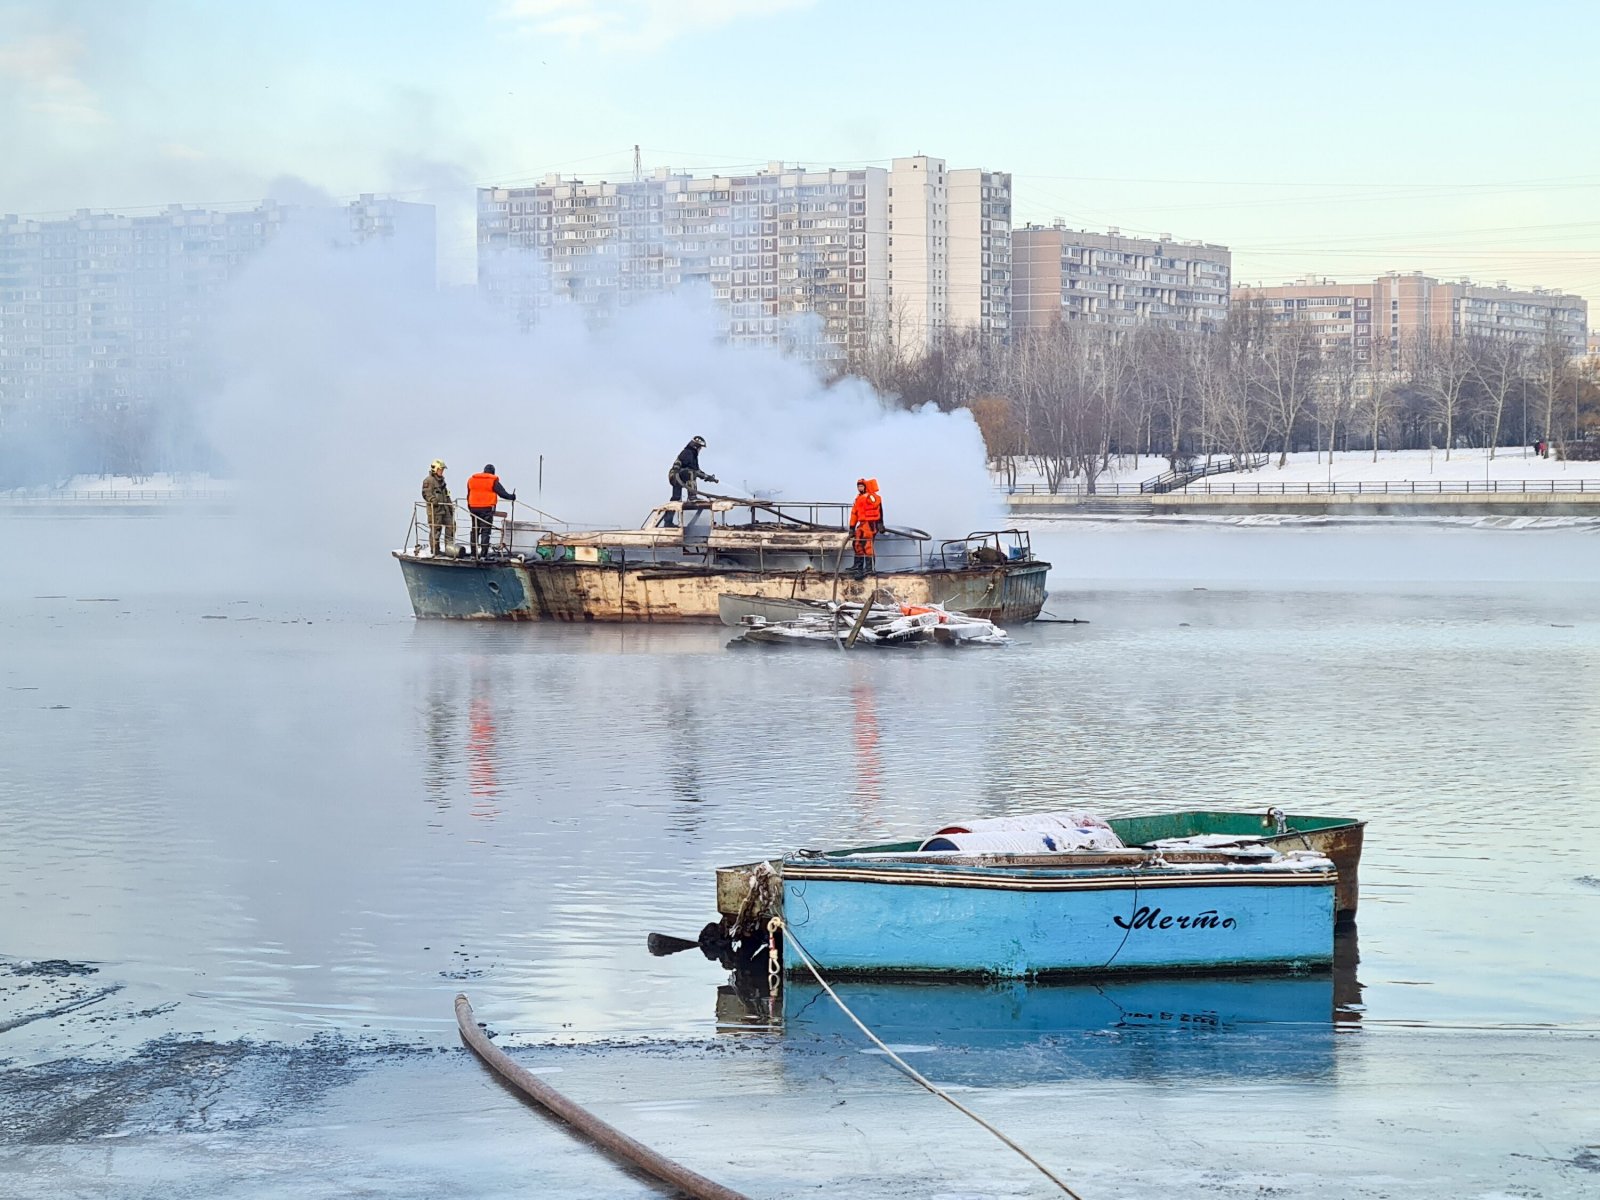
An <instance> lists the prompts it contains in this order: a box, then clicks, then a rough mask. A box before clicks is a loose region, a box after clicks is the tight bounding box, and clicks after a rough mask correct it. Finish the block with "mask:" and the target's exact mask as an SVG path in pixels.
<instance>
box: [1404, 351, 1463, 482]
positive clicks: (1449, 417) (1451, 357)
mask: <svg viewBox="0 0 1600 1200" xmlns="http://www.w3.org/2000/svg"><path fill="white" fill-rule="evenodd" d="M1411 357H1412V367H1411V375H1412V379H1413V381H1414V382H1415V383H1416V385H1417V387H1418V388H1420V389H1421V391H1422V393H1423V395H1425V396H1426V397H1427V399H1428V415H1429V417H1430V418H1432V420H1433V421H1435V422H1436V423H1437V424H1439V425H1442V426H1443V427H1444V457H1445V461H1446V462H1448V461H1450V451H1451V450H1452V449H1453V448H1454V446H1455V441H1456V422H1457V420H1458V419H1459V418H1460V416H1461V411H1462V406H1463V404H1464V402H1465V400H1466V398H1467V393H1468V389H1469V388H1470V387H1471V385H1472V381H1473V377H1474V364H1473V361H1472V352H1471V350H1470V348H1469V347H1468V345H1467V343H1466V342H1465V341H1464V340H1463V339H1461V338H1459V337H1451V336H1450V335H1449V334H1447V333H1439V332H1437V331H1433V330H1427V329H1425V330H1423V332H1422V333H1421V334H1420V335H1419V336H1418V337H1417V338H1416V339H1415V341H1413V342H1412V343H1411Z"/></svg>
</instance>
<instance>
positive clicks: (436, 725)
mask: <svg viewBox="0 0 1600 1200" xmlns="http://www.w3.org/2000/svg"><path fill="white" fill-rule="evenodd" d="M461 718H462V714H461V699H460V691H459V689H458V687H457V676H456V673H455V672H454V671H451V670H447V669H446V668H445V666H444V665H443V664H436V665H435V666H434V667H433V669H432V670H431V671H430V672H429V673H428V694H427V699H426V700H425V701H424V702H423V706H422V744H423V748H424V762H423V769H422V786H423V790H424V792H426V793H427V796H428V799H429V800H431V801H432V802H433V804H434V806H435V807H437V808H440V809H446V808H449V807H450V769H451V765H452V764H453V763H454V761H455V750H456V747H457V746H458V745H460V742H459V740H458V738H459V736H460V729H461Z"/></svg>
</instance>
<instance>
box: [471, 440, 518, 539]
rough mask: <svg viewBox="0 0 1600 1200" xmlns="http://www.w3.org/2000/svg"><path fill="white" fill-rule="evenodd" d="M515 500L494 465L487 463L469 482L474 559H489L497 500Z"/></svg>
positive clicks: (514, 496) (515, 495)
mask: <svg viewBox="0 0 1600 1200" xmlns="http://www.w3.org/2000/svg"><path fill="white" fill-rule="evenodd" d="M496 497H498V498H499V499H501V500H515V499H516V498H517V494H516V493H515V492H508V491H506V489H505V485H504V484H503V483H501V482H500V476H498V475H496V474H495V473H494V464H493V463H485V464H484V467H483V470H481V471H479V472H478V473H477V474H476V475H474V476H472V477H471V478H470V479H468V480H467V511H468V512H470V513H471V514H472V538H471V545H472V557H473V558H488V557H489V534H490V531H491V530H493V529H494V514H495V511H496V505H495V500H496Z"/></svg>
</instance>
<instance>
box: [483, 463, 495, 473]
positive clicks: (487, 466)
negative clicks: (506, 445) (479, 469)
mask: <svg viewBox="0 0 1600 1200" xmlns="http://www.w3.org/2000/svg"><path fill="white" fill-rule="evenodd" d="M483 473H484V474H485V475H493V474H494V464H493V463H484V464H483Z"/></svg>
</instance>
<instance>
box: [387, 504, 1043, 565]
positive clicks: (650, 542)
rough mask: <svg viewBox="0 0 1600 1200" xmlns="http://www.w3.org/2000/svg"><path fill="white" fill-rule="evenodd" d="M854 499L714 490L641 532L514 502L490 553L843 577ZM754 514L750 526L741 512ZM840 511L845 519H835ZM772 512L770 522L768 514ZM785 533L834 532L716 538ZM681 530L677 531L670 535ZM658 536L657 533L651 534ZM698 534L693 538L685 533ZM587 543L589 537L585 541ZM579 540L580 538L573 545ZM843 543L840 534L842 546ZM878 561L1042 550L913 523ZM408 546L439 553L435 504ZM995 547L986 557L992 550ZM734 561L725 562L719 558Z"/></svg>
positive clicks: (416, 519)
mask: <svg viewBox="0 0 1600 1200" xmlns="http://www.w3.org/2000/svg"><path fill="white" fill-rule="evenodd" d="M850 507H851V506H850V505H849V504H846V503H843V502H840V501H832V500H807V501H783V502H779V501H773V500H757V499H749V498H744V497H736V496H713V495H711V494H709V493H705V492H702V493H700V494H699V496H698V497H696V498H695V499H693V500H687V501H681V502H675V503H669V504H666V505H661V506H658V507H657V508H655V509H653V510H652V511H651V514H650V516H649V517H648V518H647V519H646V521H645V523H644V525H643V526H642V527H640V528H639V529H637V530H621V529H619V530H614V531H608V530H593V531H589V530H575V529H573V528H572V526H571V524H570V523H569V522H566V521H562V520H560V519H559V518H557V517H554V516H552V515H551V514H550V513H547V512H545V511H544V510H543V509H539V508H535V507H533V506H532V505H528V504H521V503H519V502H517V501H511V502H510V510H509V511H497V514H496V517H495V520H494V522H493V525H492V527H491V530H490V538H489V556H490V557H491V558H504V557H511V556H516V555H521V556H523V557H526V558H529V559H532V558H535V557H538V558H542V559H557V560H561V559H566V558H576V559H578V560H580V561H599V562H607V563H613V564H616V565H618V566H632V567H659V568H661V569H662V570H671V569H672V568H674V567H678V568H686V569H691V570H700V569H702V568H704V567H705V566H709V565H714V564H715V565H724V566H731V565H739V560H740V559H742V558H743V559H753V561H749V562H748V563H747V565H748V566H749V567H750V568H753V569H754V570H756V571H759V572H763V573H764V572H766V571H768V570H784V571H794V570H797V569H799V568H796V567H795V566H794V565H793V560H794V559H795V558H796V557H799V556H805V555H808V554H809V555H811V556H813V557H817V558H819V560H820V563H819V565H818V566H816V567H815V568H814V569H816V570H818V571H819V572H823V573H826V574H832V575H838V574H839V573H840V572H841V570H842V567H843V564H844V562H845V561H846V558H845V556H846V554H847V553H848V552H849V550H850V541H849V537H848V534H849V527H848V524H847V519H848V513H849V510H850ZM452 508H453V510H454V513H455V525H456V528H455V538H454V542H453V544H454V545H455V546H456V547H458V548H459V553H458V554H457V555H453V557H464V556H467V555H469V554H470V553H471V549H472V532H473V529H472V525H473V520H474V518H473V517H472V514H471V512H470V511H469V510H468V508H467V507H466V505H465V504H463V503H462V502H460V501H455V502H454V503H453V505H452ZM746 513H747V514H748V520H746V521H743V522H741V521H740V520H739V514H746ZM669 514H670V515H673V516H675V517H676V518H678V521H677V523H676V524H675V525H672V526H668V525H666V524H664V518H665V517H666V516H667V515H669ZM829 516H836V518H837V519H836V520H832V521H830V520H827V519H825V518H827V517H829ZM763 518H764V519H763ZM764 527H765V528H768V529H775V530H777V531H778V532H780V533H783V532H787V533H796V532H803V531H805V530H812V531H816V532H817V533H819V534H827V535H832V536H831V537H829V538H828V540H827V543H826V544H825V545H823V546H821V547H820V548H819V547H813V548H811V549H809V550H808V549H806V548H805V547H803V546H796V545H789V546H784V545H770V546H769V545H766V544H764V543H763V542H761V541H760V540H759V538H758V539H757V540H756V541H755V542H754V544H753V545H750V546H749V547H748V548H745V547H738V546H734V547H730V546H727V545H717V544H713V540H712V538H711V536H710V535H711V534H712V532H713V531H717V530H727V531H730V532H734V533H738V532H754V531H759V530H760V529H762V528H764ZM668 530H671V533H670V534H669V533H668ZM608 532H609V533H614V534H615V535H616V543H615V544H608V543H607V542H606V540H605V537H606V534H607V533H608ZM651 535H657V536H651ZM685 535H688V536H685ZM580 538H581V539H582V540H581V541H579V540H578V539H580ZM569 539H571V540H570V541H569ZM834 539H838V541H837V544H835V542H834ZM878 539H879V549H878V564H879V567H880V570H881V571H883V572H885V573H893V572H895V571H905V570H913V571H915V570H927V569H951V568H963V567H968V566H972V565H974V564H984V563H991V562H992V563H994V564H996V565H1001V564H1005V563H1017V562H1026V561H1031V560H1032V558H1033V548H1032V543H1031V540H1030V538H1029V536H1028V534H1027V532H1026V531H1024V530H1020V529H1002V530H979V531H976V532H973V533H969V534H968V535H967V536H966V537H964V538H952V539H949V540H946V541H943V542H940V543H939V544H938V548H937V550H935V551H933V552H930V551H929V546H930V545H931V544H932V542H933V538H932V535H930V534H929V533H928V532H927V531H925V530H922V529H915V528H912V527H909V526H888V527H886V528H885V529H884V530H883V531H882V532H880V533H879V535H878ZM405 546H406V548H407V551H408V552H409V553H410V554H412V555H415V556H418V557H422V556H426V555H427V554H429V553H430V552H431V550H430V547H431V539H430V526H429V520H428V504H427V502H426V501H417V502H415V503H413V504H412V508H411V523H410V525H409V526H408V527H407V530H406V540H405ZM986 547H987V548H988V549H989V550H990V551H992V553H990V554H988V555H985V554H983V553H982V551H983V550H984V548H986ZM718 559H722V560H724V561H723V562H721V563H718V562H717V560H718Z"/></svg>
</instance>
